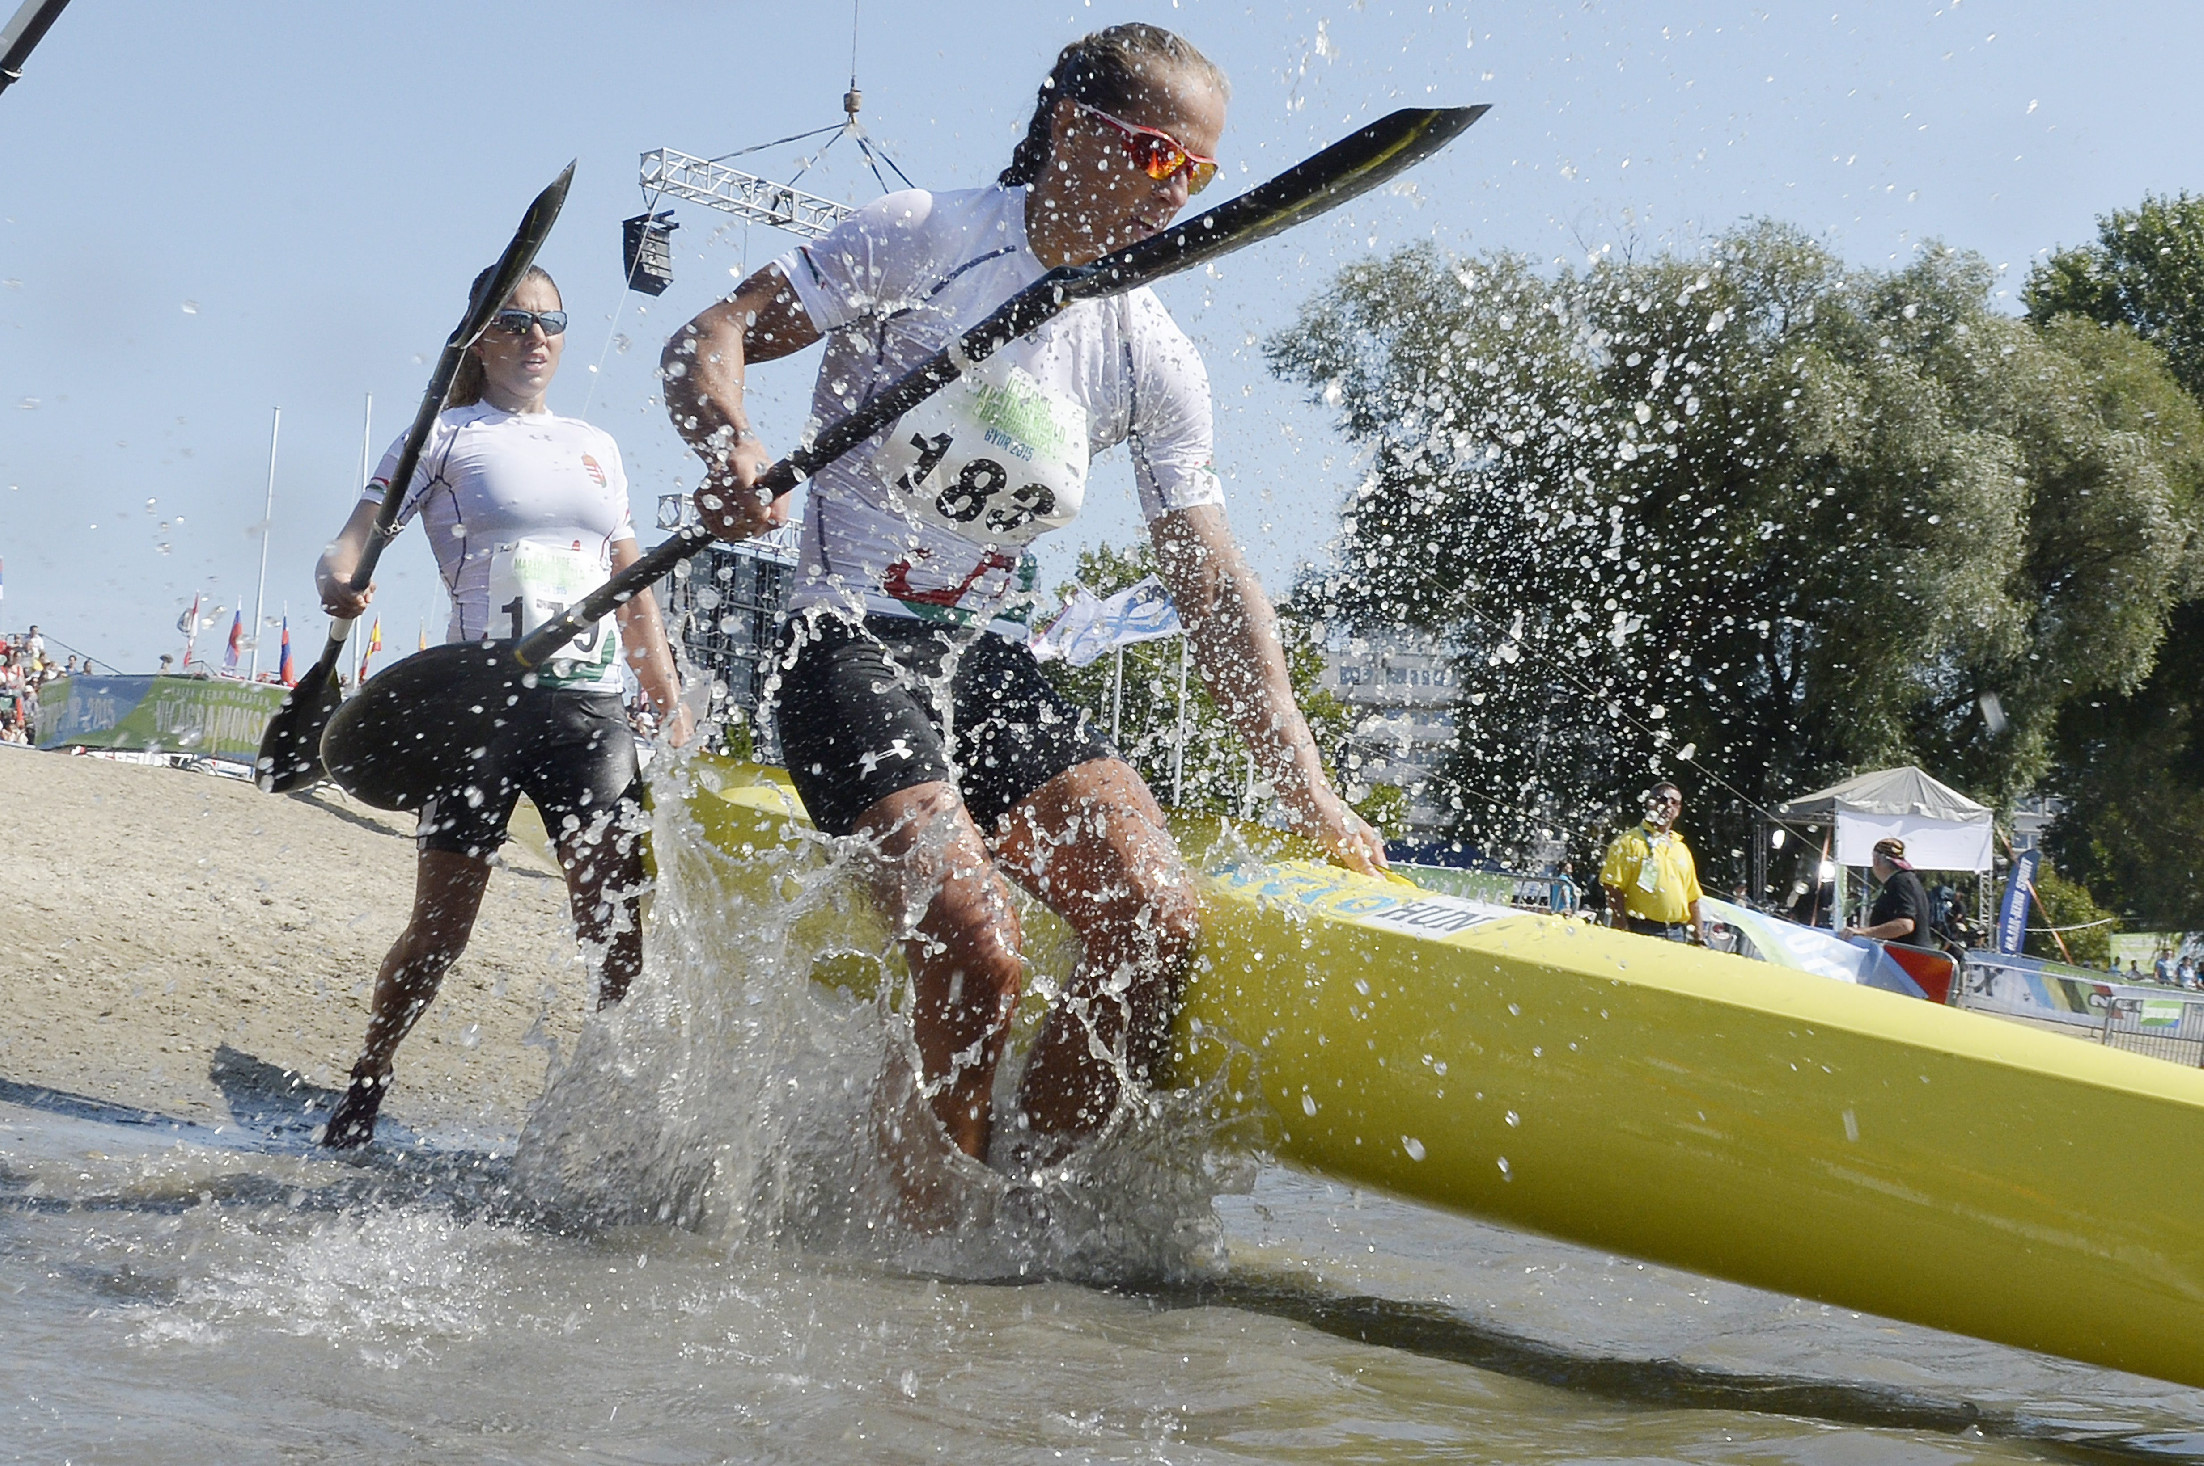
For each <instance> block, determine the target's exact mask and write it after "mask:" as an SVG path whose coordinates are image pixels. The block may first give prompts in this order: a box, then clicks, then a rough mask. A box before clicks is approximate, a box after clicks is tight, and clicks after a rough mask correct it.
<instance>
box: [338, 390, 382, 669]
mask: <svg viewBox="0 0 2204 1466" xmlns="http://www.w3.org/2000/svg"><path fill="white" fill-rule="evenodd" d="M374 476H375V394H374V393H373V392H370V393H368V394H367V405H366V406H365V407H363V408H361V409H360V487H361V488H363V489H364V488H366V487H367V481H368V480H369V479H371V478H373V477H374ZM346 512H347V513H349V512H350V511H349V510H347V511H346ZM359 629H360V622H359V618H358V617H354V618H353V621H352V624H351V626H349V627H347V628H346V629H345V633H344V655H343V656H342V657H340V658H338V660H337V666H338V668H339V669H340V672H341V669H342V668H344V667H345V666H347V665H349V664H350V662H351V660H352V638H353V637H354V636H356V635H357V634H358V633H359ZM337 680H338V681H339V682H342V681H343V680H344V678H343V677H342V676H341V675H340V676H339V677H338V679H337ZM357 681H358V679H357V678H355V679H354V682H355V684H357Z"/></svg>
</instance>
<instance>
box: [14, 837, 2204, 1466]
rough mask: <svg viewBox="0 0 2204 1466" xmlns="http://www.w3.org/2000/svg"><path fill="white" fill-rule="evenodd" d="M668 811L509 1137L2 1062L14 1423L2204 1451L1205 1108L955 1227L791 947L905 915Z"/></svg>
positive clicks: (1015, 1439) (2202, 1438)
mask: <svg viewBox="0 0 2204 1466" xmlns="http://www.w3.org/2000/svg"><path fill="white" fill-rule="evenodd" d="M657 841H658V849H659V852H660V859H661V862H662V868H663V879H662V890H661V894H660V897H659V906H658V910H657V912H656V914H655V917H654V921H655V926H654V935H653V941H652V947H651V953H652V956H651V968H650V971H649V972H648V973H646V976H645V978H644V980H643V982H642V983H640V984H639V985H638V989H637V992H636V994H635V995H634V996H633V997H632V998H631V1000H630V1002H629V1003H628V1004H627V1005H626V1007H625V1008H624V1009H623V1010H621V1011H620V1012H619V1013H617V1014H616V1015H614V1016H613V1017H611V1018H609V1019H607V1020H603V1021H599V1022H597V1023H593V1024H592V1025H591V1027H590V1029H589V1030H588V1031H587V1032H586V1033H585V1036H584V1039H583V1042H582V1045H581V1048H580V1049H579V1051H578V1052H576V1053H575V1054H572V1055H569V1056H567V1058H566V1061H565V1062H564V1063H563V1065H562V1066H561V1068H560V1070H559V1072H558V1073H557V1075H556V1076H555V1078H554V1080H553V1083H552V1085H551V1088H550V1091H549V1092H548V1094H547V1095H546V1097H545V1099H544V1102H543V1103H542V1104H541V1105H540V1106H539V1108H538V1110H537V1112H536V1113H535V1114H534V1115H533V1116H532V1117H531V1118H530V1120H529V1122H528V1125H527V1128H526V1131H525V1133H521V1132H517V1131H515V1132H456V1131H455V1132H450V1133H436V1134H430V1135H414V1134H411V1133H408V1132H406V1131H405V1130H404V1129H403V1128H402V1127H398V1126H386V1129H385V1132H384V1134H383V1135H382V1137H381V1138H380V1141H379V1143H378V1145H377V1146H376V1147H374V1148H373V1149H372V1150H370V1151H369V1152H367V1153H365V1154H364V1155H361V1156H358V1157H355V1158H353V1159H349V1160H336V1159H331V1158H328V1157H326V1156H324V1155H322V1154H320V1153H318V1152H317V1151H316V1150H315V1149H314V1148H313V1146H312V1144H311V1138H312V1134H313V1130H314V1126H315V1124H316V1123H317V1122H318V1116H317V1114H316V1113H315V1109H314V1107H315V1106H316V1105H318V1104H325V1103H326V1101H327V1098H328V1097H327V1096H326V1095H320V1094H316V1093H314V1092H311V1091H305V1090H301V1089H299V1088H297V1087H295V1086H294V1085H293V1083H292V1081H290V1080H289V1079H288V1078H287V1077H286V1076H284V1075H282V1074H281V1073H280V1071H277V1070H275V1069H273V1068H272V1067H270V1066H266V1065H263V1064H260V1063H259V1062H258V1061H257V1060H255V1059H254V1058H253V1056H250V1055H241V1054H237V1053H234V1052H229V1053H225V1054H224V1055H222V1056H220V1058H219V1059H218V1064H219V1065H220V1068H219V1070H218V1072H217V1073H216V1074H215V1075H214V1076H213V1077H214V1078H215V1079H216V1082H217V1083H218V1084H220V1085H221V1086H222V1088H223V1089H224V1092H225V1095H226V1097H227V1098H228V1101H229V1108H230V1111H231V1115H232V1121H231V1123H229V1124H226V1125H224V1126H222V1127H219V1128H214V1127H202V1126H195V1125H191V1124H188V1123H185V1122H181V1121H177V1120H172V1119H170V1118H168V1117H165V1116H161V1115H158V1114H149V1113H145V1112H140V1111H133V1110H127V1109H123V1108H120V1107H117V1106H113V1105H110V1104H106V1103H104V1102H102V1101H101V1100H100V1098H99V1097H98V1096H94V1095H62V1094H54V1093H51V1092H48V1091H42V1090H36V1089H32V1088H29V1087H26V1086H22V1085H15V1084H9V1083H7V1082H5V1081H4V1079H0V1294H5V1295H6V1297H5V1303H4V1304H0V1459H10V1460H37V1461H63V1460H67V1461H72V1462H101V1461H113V1462H144V1461H159V1462H174V1463H192V1462H202V1461H204V1462H252V1461H284V1462H300V1461H319V1460H346V1461H350V1460H358V1459H369V1458H373V1459H389V1460H404V1461H443V1460H450V1461H516V1462H518V1461H526V1462H556V1461H569V1460H571V1461H603V1460H613V1461H636V1462H708V1461H778V1460H787V1461H807V1462H808V1461H816V1460H822V1459H832V1460H841V1459H848V1460H866V1461H876V1460H877V1461H906V1460H908V1461H920V1460H928V1461H931V1460H955V1461H959V1462H993V1461H1049V1460H1078V1461H1174V1462H1194V1461H1299V1460H1322V1461H1338V1460H1356V1461H1420V1460H1448V1461H1508V1462H1515V1461H1525V1462H1527V1461H1549V1460H1551V1461H1633V1462H1650V1461H1694V1462H1704V1461H1813V1462H1838V1463H1848V1462H1891V1461H1902V1462H1947V1461H1949V1462H1957V1461H1978V1460H2070V1461H2111V1460H2172V1459H2192V1458H2197V1459H2204V1392H2199V1391H2194V1390H2185V1389H2179V1388H2176V1387H2173V1386H2167V1385H2160V1384H2156V1383H2153V1382H2150V1381H2146V1380H2141V1379H2136V1378H2134V1377H2131V1376H2125V1375H2120V1374H2115V1373H2111V1372H2108V1371H2104V1370H2100V1369H2094V1368H2090V1367H2087V1366H2082V1365H2074V1364H2068V1363H2064V1362H2061V1361H2057V1360H2050V1359H2045V1358H2040V1357H2037V1356H2032V1355H2027V1354H2022V1353H2019V1352H2016V1351H2013V1350H2010V1349H2004V1348H1999V1347H1997V1346H1993V1345H1987V1344H1979V1343H1974V1342H1971V1341H1968V1340H1964V1339H1958V1338H1954V1337H1952V1336H1949V1335H1942V1334H1936V1333H1932V1332H1929V1331H1927V1330H1922V1329H1917V1328H1912V1327H1909V1326H1905V1325H1899V1324H1893V1323H1889V1322H1887V1321H1884V1320H1880V1319H1875V1318H1868V1317H1862V1316H1860V1315H1857V1314H1852V1313H1849V1312H1845V1311H1842V1310H1837V1309H1831V1308H1825V1307H1822V1306H1819V1305H1815V1304H1808V1303H1803V1302H1800V1301H1798V1300H1794V1299H1788V1298H1782V1297H1778V1296H1775V1295H1770V1294H1765V1293H1759V1292H1754V1291H1752V1290H1748V1289H1743V1288H1737V1287H1732V1286H1729V1285H1725V1284H1718V1283H1712V1282H1708V1281H1706V1280H1703V1279H1699V1278H1694V1277H1691V1276H1688V1275H1684V1274H1680V1273H1675V1272H1671V1271H1668V1270H1664V1269H1660V1268H1653V1267H1646V1266H1642V1265H1639V1264H1635V1263H1629V1262H1625V1261H1621V1260H1617V1259H1614V1258H1610V1257H1606V1256H1602V1255H1600V1254H1597V1253H1594V1252H1589V1251H1585V1250H1583V1249H1579V1248H1574V1247H1570V1246H1566V1245H1563V1244H1559V1243H1553V1242H1548V1241H1544V1240H1542V1239H1537V1238H1531V1237H1526V1236H1523V1235H1520V1234H1516V1233H1511V1232H1506V1231H1502V1230H1499V1229H1496V1228H1491V1227H1486V1226H1482V1225H1479V1224H1476V1223H1474V1222H1469V1221H1466V1220H1463V1219H1460V1218H1455V1217H1450V1216H1446V1215H1442V1214H1438V1213H1434V1212H1430V1211H1426V1210H1421V1209H1418V1208H1415V1207H1410V1206H1405V1205H1401V1204H1398V1203H1394V1202H1391V1201H1388V1200H1385V1199H1382V1198H1376V1197H1371V1196H1366V1195H1358V1194H1355V1193H1353V1192H1350V1191H1347V1190H1344V1189H1342V1188H1338V1187H1334V1186H1330V1185H1327V1184H1324V1183H1321V1182H1317V1181H1312V1180H1310V1179H1307V1178H1304V1177H1300V1176H1297V1175H1295V1174H1293V1173H1290V1172H1287V1171H1284V1170H1281V1169H1277V1168H1274V1167H1273V1168H1259V1167H1257V1166H1255V1165H1254V1164H1253V1163H1252V1162H1249V1161H1247V1160H1245V1159H1244V1157H1243V1155H1242V1153H1241V1152H1240V1151H1239V1150H1238V1149H1237V1148H1236V1147H1235V1145H1234V1144H1233V1143H1232V1142H1233V1140H1234V1136H1233V1135H1232V1134H1230V1133H1222V1132H1219V1131H1218V1130H1216V1129H1215V1128H1214V1127H1213V1126H1212V1124H1211V1123H1210V1122H1209V1120H1208V1115H1207V1111H1206V1109H1205V1108H1204V1106H1203V1105H1202V1103H1201V1102H1200V1100H1199V1097H1193V1098H1191V1099H1183V1100H1180V1101H1175V1102H1173V1103H1171V1104H1167V1105H1163V1106H1161V1107H1160V1108H1159V1109H1158V1110H1157V1111H1156V1112H1154V1113H1152V1114H1146V1115H1138V1116H1132V1117H1129V1120H1128V1123H1127V1124H1126V1125H1124V1126H1123V1127H1122V1128H1121V1129H1120V1130H1119V1131H1118V1132H1117V1133H1116V1134H1115V1135H1114V1136H1113V1137H1112V1138H1111V1140H1110V1141H1109V1142H1108V1143H1107V1144H1105V1145H1104V1146H1103V1147H1101V1149H1100V1151H1099V1153H1098V1154H1097V1155H1096V1156H1094V1157H1091V1158H1089V1159H1088V1160H1086V1161H1085V1162H1082V1163H1081V1165H1079V1166H1078V1167H1074V1168H1072V1169H1071V1170H1068V1171H1062V1172H1056V1173H1050V1174H1048V1175H1044V1176H1043V1177H1041V1178H1039V1180H1037V1181H1033V1180H1028V1181H1022V1182H1018V1183H1010V1182H1005V1181H1004V1180H1003V1179H1002V1178H1001V1177H1000V1176H998V1175H996V1174H995V1173H993V1172H989V1171H984V1170H981V1169H980V1168H977V1167H967V1168H961V1169H960V1168H957V1167H955V1166H949V1167H948V1168H947V1169H946V1171H945V1172H944V1174H943V1176H942V1177H941V1178H940V1179H941V1181H942V1185H943V1188H944V1194H945V1195H947V1196H948V1197H949V1198H950V1205H951V1206H952V1208H953V1209H955V1210H957V1211H958V1212H959V1214H960V1215H963V1216H965V1217H966V1218H968V1219H970V1220H972V1221H978V1220H984V1221H985V1222H986V1225H985V1226H979V1225H968V1226H967V1227H966V1228H965V1229H964V1230H963V1231H962V1232H961V1233H959V1234H956V1235H953V1236H951V1237H949V1238H946V1239H943V1238H938V1237H937V1238H929V1237H927V1236H925V1235H923V1234H921V1233H919V1232H915V1231H913V1230H912V1229H911V1228H909V1227H906V1226H904V1225H902V1224H901V1222H900V1220H899V1215H898V1212H897V1208H896V1204H895V1201H894V1196H895V1188H894V1186H893V1183H892V1181H891V1180H890V1179H889V1178H888V1176H887V1173H886V1171H885V1170H884V1169H883V1165H882V1161H881V1156H880V1154H879V1152H880V1149H881V1136H882V1134H883V1133H884V1125H885V1124H886V1123H887V1122H892V1121H893V1120H894V1118H895V1117H896V1115H897V1114H898V1113H900V1112H899V1110H898V1105H899V1104H903V1103H905V1102H907V1093H906V1092H903V1091H899V1090H898V1089H897V1088H896V1086H895V1084H894V1083H893V1082H890V1081H889V1080H883V1079H882V1078H881V1077H880V1076H882V1075H883V1074H885V1075H888V1076H890V1080H892V1078H893V1076H894V1075H895V1073H896V1072H897V1071H896V1065H895V1062H894V1061H895V1057H896V1055H897V1054H898V1053H899V1052H900V1048H899V1044H900V1041H901V1038H900V1031H899V1020H898V1019H897V1017H896V1014H895V1012H894V1005H893V1002H892V1001H890V1000H889V999H887V998H873V997H866V996H863V995H861V994H860V993H857V992H852V991H848V990H845V989H842V988H834V987H827V986H822V985H821V984H819V983H816V982H813V981H812V980H811V966H812V964H813V962H814V960H815V959H816V958H817V957H818V955H819V953H820V952H821V951H824V950H830V949H831V950H834V951H837V952H839V953H840V956H839V957H838V958H837V961H842V960H844V959H847V963H845V965H847V964H849V963H853V964H855V966H856V967H858V968H862V967H863V966H864V965H865V963H866V962H867V961H870V960H871V959H872V957H874V956H877V955H878V954H879V953H880V952H883V951H885V950H887V948H886V946H885V942H886V938H885V935H884V932H883V931H882V930H881V929H878V928H877V925H875V927H872V928H867V927H866V926H865V924H864V922H863V921H862V920H854V919H852V918H851V916H850V912H849V910H848V909H847V904H846V902H843V901H842V897H841V896H840V895H838V894H837V892H838V889H839V888H838V887H837V885H836V881H837V880H838V878H839V876H840V874H841V872H840V870H839V868H838V867H837V866H836V865H835V864H834V863H833V861H831V860H823V859H822V858H820V857H821V852H818V851H810V852H801V851H800V852H798V853H797V854H796V855H795V856H792V857H790V858H789V860H788V864H787V866H786V868H785V869H784V870H781V871H779V872H778V873H777V874H778V876H780V877H783V878H784V879H780V880H779V881H778V882H777V883H776V885H775V886H774V887H773V888H772V892H771V898H770V900H767V901H764V902H761V903H760V904H758V905H756V906H755V907H752V906H747V905H746V904H745V902H744V901H743V900H742V899H740V898H739V896H738V897H734V898H730V897H729V896H728V895H727V893H726V892H725V891H724V890H723V889H721V888H719V887H716V886H715V885H714V884H713V880H714V878H715V870H717V868H716V867H715V866H714V861H715V860H716V859H717V857H716V856H714V855H713V853H712V852H711V851H710V850H709V849H708V848H706V847H705V846H704V845H703V844H702V843H701V842H700V841H699V840H697V839H696V837H695V832H694V830H693V829H690V828H688V827H686V826H685V825H684V824H683V822H682V819H681V817H680V815H679V813H678V806H677V805H676V804H675V803H674V802H673V801H670V800H669V801H663V802H662V803H661V812H660V816H659V829H658V832H657ZM718 873H720V874H724V871H719V872H718ZM838 903H840V904H838ZM868 933H869V934H868ZM837 934H838V935H837ZM836 943H840V944H841V945H840V946H837V945H836ZM1042 944H1043V945H1045V934H1044V937H1043V943H1042ZM730 953H737V954H739V956H740V960H739V962H735V961H731V960H730V957H729V955H728V954H730ZM877 966H878V964H877V963H875V964H874V967H875V970H877ZM858 986H860V987H862V984H859V985H858ZM890 988H891V989H892V984H890Z"/></svg>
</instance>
